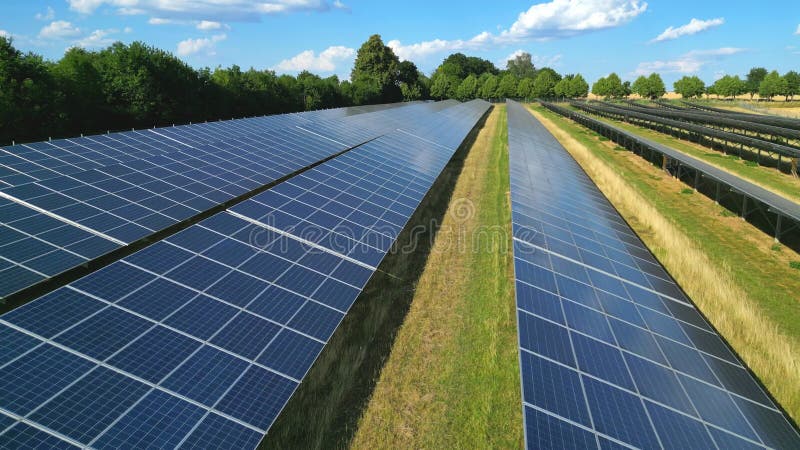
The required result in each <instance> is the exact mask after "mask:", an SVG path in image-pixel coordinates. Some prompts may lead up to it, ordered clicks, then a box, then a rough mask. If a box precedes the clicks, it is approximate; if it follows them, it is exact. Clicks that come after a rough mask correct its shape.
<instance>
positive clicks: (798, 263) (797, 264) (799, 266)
mask: <svg viewBox="0 0 800 450" xmlns="http://www.w3.org/2000/svg"><path fill="white" fill-rule="evenodd" d="M789 267H791V268H792V269H797V270H800V261H792V262H790V263H789Z"/></svg>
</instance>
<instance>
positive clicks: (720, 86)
mask: <svg viewBox="0 0 800 450" xmlns="http://www.w3.org/2000/svg"><path fill="white" fill-rule="evenodd" d="M746 92H747V83H746V82H744V81H742V80H741V79H740V78H739V76H738V75H737V76H730V75H725V76H724V77H722V78H720V79H719V80H717V81H715V82H714V84H713V85H712V87H711V89H710V90H709V94H712V93H713V94H717V95H719V96H722V97H733V98H736V96H737V95H742V94H744V93H746Z"/></svg>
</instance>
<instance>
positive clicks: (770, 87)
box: [758, 70, 788, 100]
mask: <svg viewBox="0 0 800 450" xmlns="http://www.w3.org/2000/svg"><path fill="white" fill-rule="evenodd" d="M787 91H788V85H787V83H786V80H785V79H784V78H783V77H782V76H781V75H780V74H779V73H778V71H777V70H773V71H772V72H770V73H769V74H768V75H767V76H766V77H764V79H763V80H762V81H761V84H760V85H759V87H758V96H759V97H761V98H768V99H770V100H772V97H774V96H776V95H785V94H786V93H787Z"/></svg>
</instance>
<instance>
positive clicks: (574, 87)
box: [566, 74, 589, 98]
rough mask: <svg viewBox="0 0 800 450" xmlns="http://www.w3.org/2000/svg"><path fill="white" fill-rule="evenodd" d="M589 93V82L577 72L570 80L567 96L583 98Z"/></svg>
mask: <svg viewBox="0 0 800 450" xmlns="http://www.w3.org/2000/svg"><path fill="white" fill-rule="evenodd" d="M587 95H589V83H587V82H586V80H585V79H584V78H583V76H582V75H581V74H576V75H575V76H574V77H572V79H570V80H569V91H567V95H566V96H567V97H569V98H582V97H586V96H587Z"/></svg>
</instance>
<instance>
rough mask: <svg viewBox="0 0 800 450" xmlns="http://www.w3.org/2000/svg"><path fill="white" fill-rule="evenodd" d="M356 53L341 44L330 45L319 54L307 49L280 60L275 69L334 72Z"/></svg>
mask: <svg viewBox="0 0 800 450" xmlns="http://www.w3.org/2000/svg"><path fill="white" fill-rule="evenodd" d="M355 55H356V51H355V49H352V48H349V47H344V46H341V45H339V46H334V47H328V48H326V49H325V50H323V51H322V52H320V54H319V55H317V54H316V53H314V51H313V50H306V51H304V52H301V53H299V54H297V55H295V56H294V57H292V58H289V59H284V60H283V61H281V62H279V63H278V64H277V65H276V66H275V67H274V70H277V71H281V72H302V71H303V70H309V71H312V72H333V71H335V70H336V67H337V65H338V64H340V63H343V62H349V61H350V60H352V59H353V58H354V57H355Z"/></svg>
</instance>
